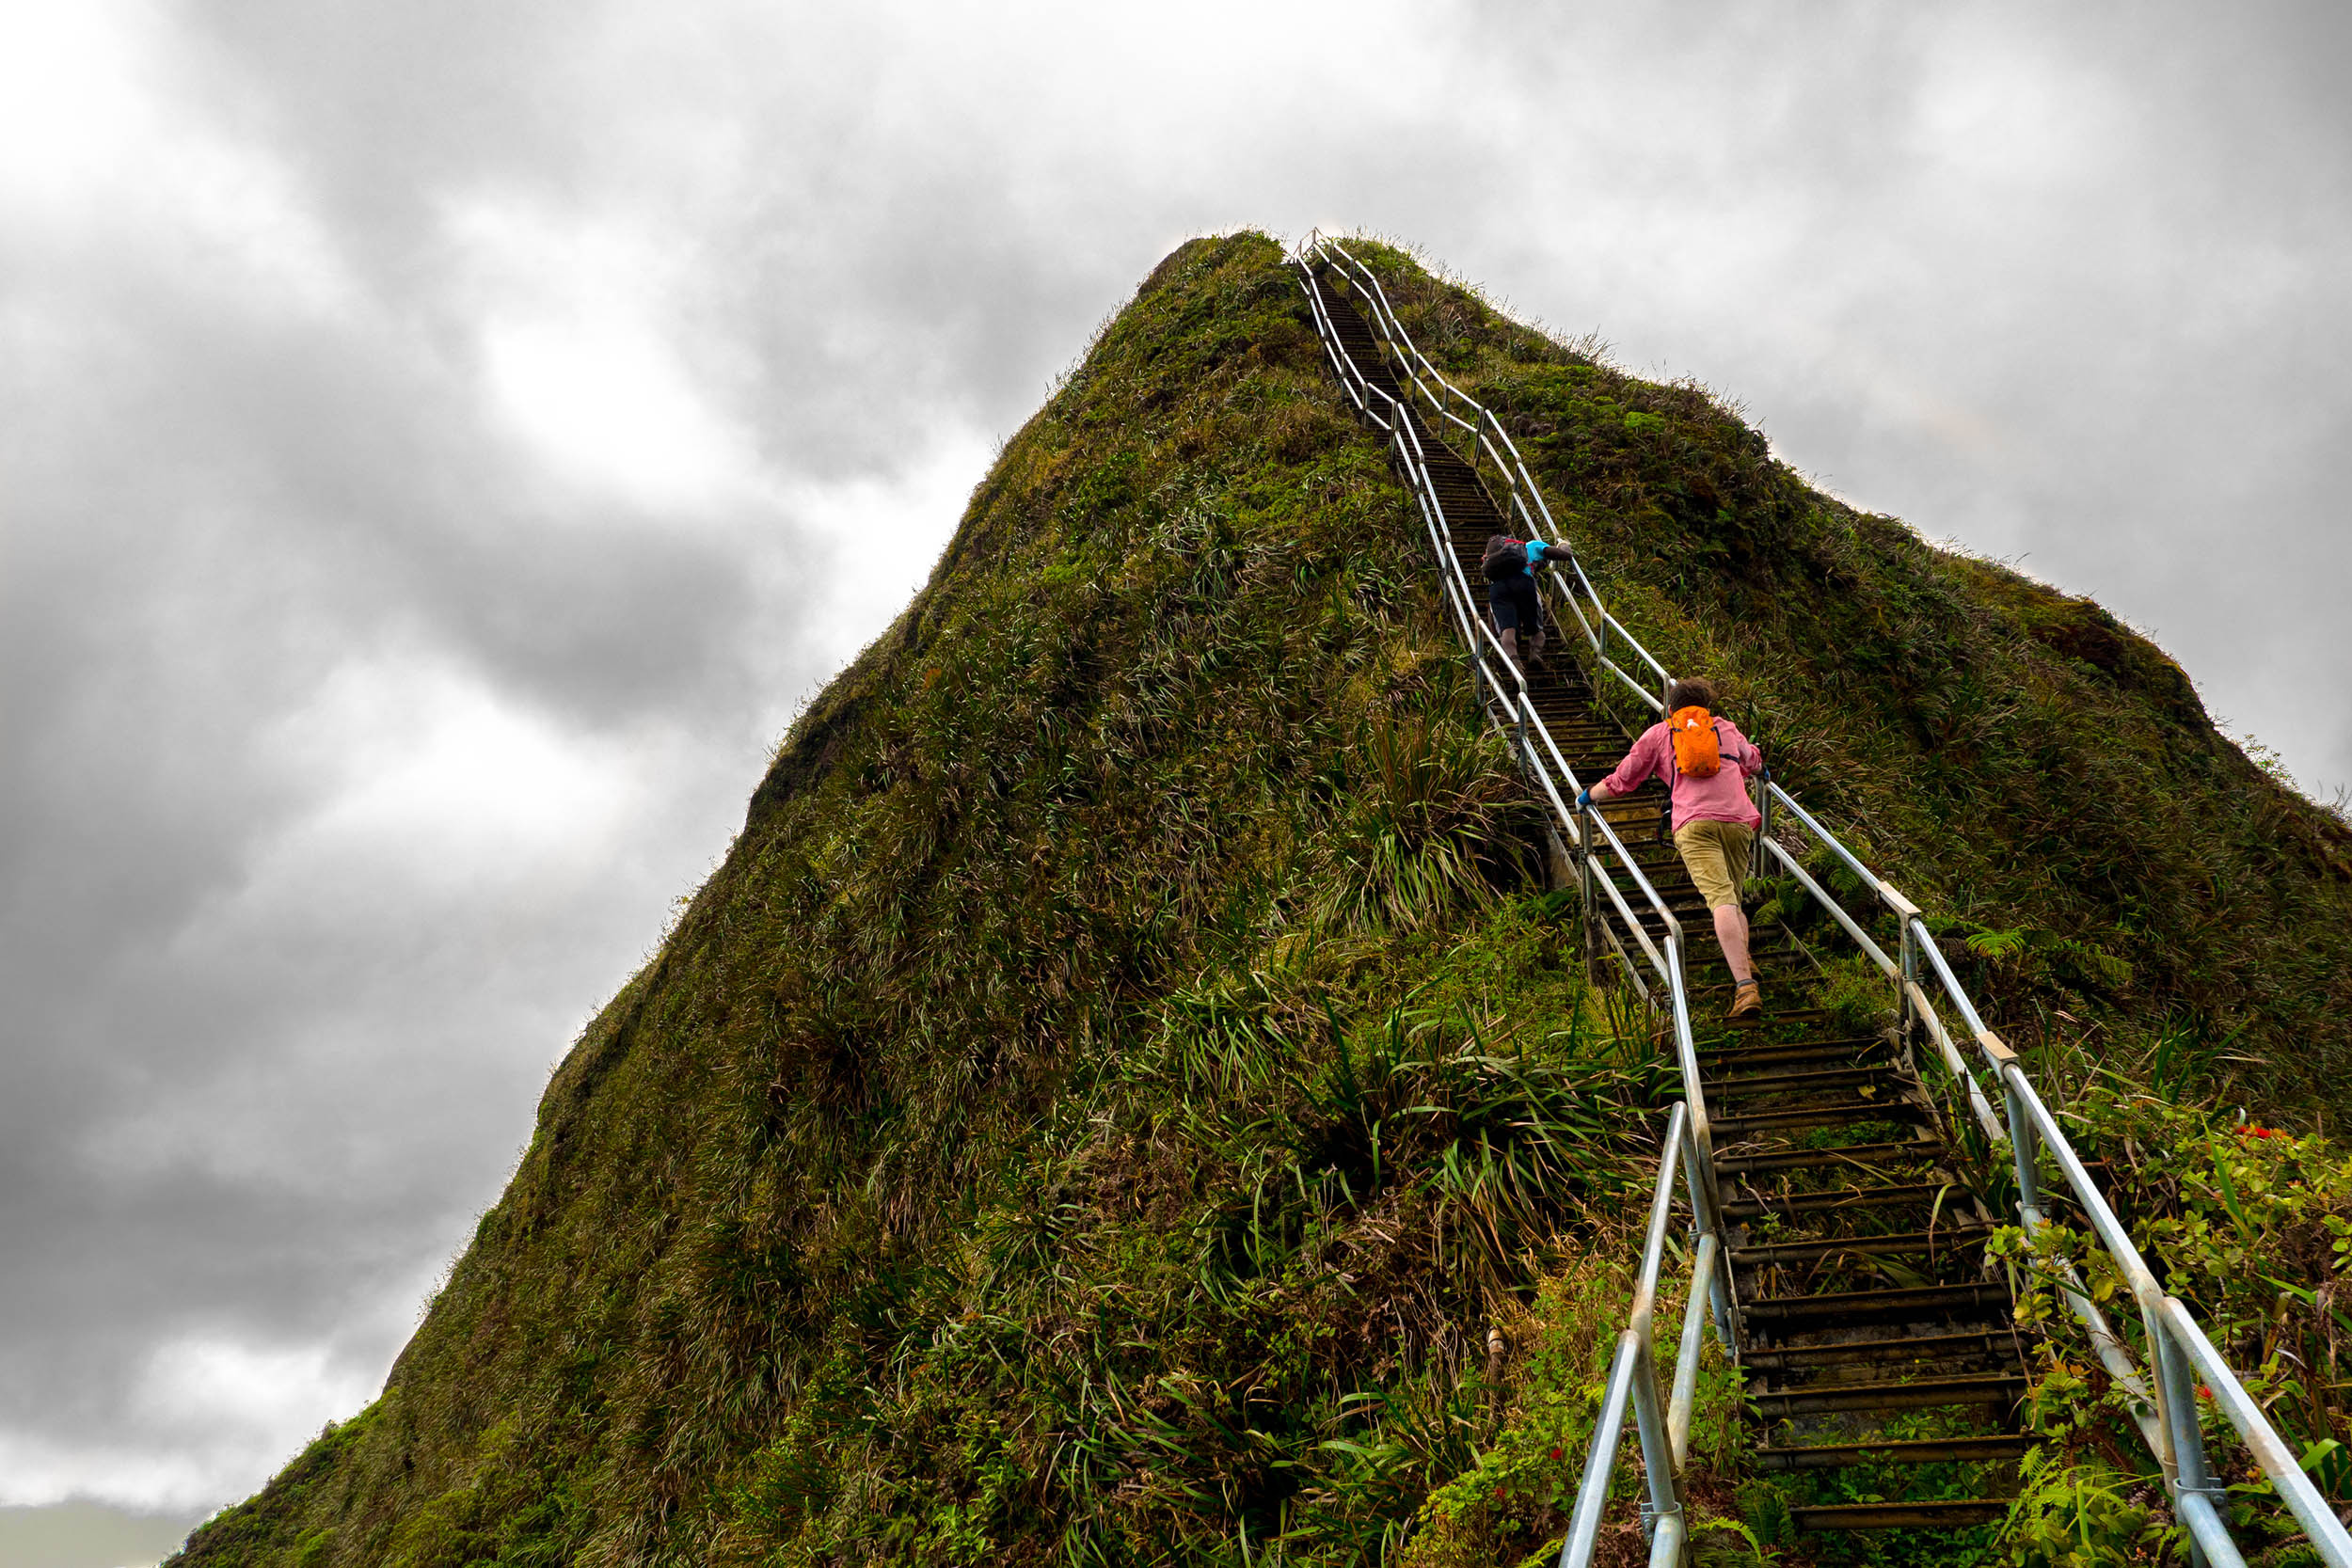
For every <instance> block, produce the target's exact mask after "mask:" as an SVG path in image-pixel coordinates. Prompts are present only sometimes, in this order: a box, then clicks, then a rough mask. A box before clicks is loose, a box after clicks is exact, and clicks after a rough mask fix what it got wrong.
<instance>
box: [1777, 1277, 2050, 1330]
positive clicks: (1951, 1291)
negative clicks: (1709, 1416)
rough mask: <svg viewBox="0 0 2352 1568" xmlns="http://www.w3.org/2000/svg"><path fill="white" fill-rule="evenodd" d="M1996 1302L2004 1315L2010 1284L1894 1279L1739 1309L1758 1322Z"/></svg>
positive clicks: (1926, 1312) (1919, 1317) (1913, 1315)
mask: <svg viewBox="0 0 2352 1568" xmlns="http://www.w3.org/2000/svg"><path fill="white" fill-rule="evenodd" d="M1988 1308H1998V1309H1999V1310H2000V1311H2001V1312H2002V1313H2003V1315H2004V1316H2005V1317H2006V1315H2007V1313H2008V1311H2009V1308H2010V1299H2009V1288H2008V1287H2007V1286H2005V1285H2001V1284H1997V1283H1994V1282H1993V1281H1990V1280H1984V1281H1971V1282H1968V1283H1964V1284H1958V1285H1898V1286H1895V1287H1893V1288H1891V1289H1888V1290H1883V1291H1829V1292H1825V1293H1823V1294H1820V1295H1810V1296H1767V1297H1765V1298H1763V1299H1762V1300H1760V1301H1751V1302H1746V1303H1743V1304H1742V1305H1741V1306H1740V1317H1741V1318H1742V1319H1744V1320H1745V1321H1746V1322H1748V1323H1753V1324H1757V1325H1759V1326H1760V1325H1762V1324H1765V1323H1786V1324H1790V1325H1797V1324H1802V1323H1806V1322H1808V1321H1810V1320H1819V1321H1820V1322H1823V1323H1867V1322H1871V1321H1880V1322H1883V1321H1885V1320H1887V1319H1889V1318H1896V1319H1900V1320H1904V1321H1909V1322H1914V1323H1918V1322H1925V1321H1926V1320H1927V1319H1928V1318H1929V1317H1931V1316H1938V1315H1949V1314H1951V1313H1954V1312H1963V1311H1976V1312H1981V1311H1984V1310H1986V1309H1988Z"/></svg>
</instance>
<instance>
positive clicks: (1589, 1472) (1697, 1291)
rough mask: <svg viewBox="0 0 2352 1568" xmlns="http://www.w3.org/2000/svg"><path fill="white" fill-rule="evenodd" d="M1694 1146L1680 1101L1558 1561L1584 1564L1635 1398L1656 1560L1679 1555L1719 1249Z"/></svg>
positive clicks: (1669, 1122)
mask: <svg viewBox="0 0 2352 1568" xmlns="http://www.w3.org/2000/svg"><path fill="white" fill-rule="evenodd" d="M1677 1157H1679V1158H1681V1159H1683V1160H1684V1161H1685V1164H1684V1169H1685V1171H1686V1173H1687V1175H1688V1178H1689V1185H1690V1197H1691V1227H1692V1228H1691V1284H1690V1289H1689V1291H1687V1293H1686V1295H1685V1298H1684V1302H1683V1308H1682V1337H1681V1339H1680V1340H1679V1341H1678V1348H1677V1354H1676V1356H1675V1380H1674V1389H1673V1392H1672V1394H1671V1395H1669V1397H1668V1398H1667V1399H1666V1400H1665V1401H1664V1402H1663V1403H1662V1405H1661V1402H1660V1399H1659V1386H1658V1345H1657V1334H1656V1319H1657V1312H1658V1280H1659V1275H1660V1274H1661V1272H1662V1270H1663V1269H1664V1266H1665V1259H1666V1233H1667V1230H1668V1228H1669V1222H1670V1219H1671V1216H1672V1212H1673V1209H1674V1196H1675V1191H1674V1188H1675V1164H1676V1161H1677ZM1699 1197H1700V1195H1699V1186H1698V1164H1697V1153H1696V1147H1695V1146H1694V1145H1692V1143H1691V1119H1690V1107H1689V1106H1687V1105H1681V1104H1677V1105H1676V1106H1675V1107H1674V1109H1673V1110H1672V1111H1671V1112H1669V1113H1668V1115H1667V1117H1666V1135H1665V1140H1664V1142H1663V1143H1662V1144H1661V1145H1660V1148H1659V1154H1658V1182H1657V1185H1656V1187H1655V1188H1654V1189H1653V1190H1652V1193H1651V1195H1650V1206H1649V1225H1648V1227H1646V1229H1645V1232H1644V1237H1643V1243H1642V1271H1641V1273H1640V1275H1637V1276H1636V1278H1635V1281H1634V1286H1633V1310H1632V1311H1631V1313H1630V1314H1629V1316H1628V1320H1627V1323H1626V1326H1625V1328H1624V1330H1623V1331H1622V1332H1621V1333H1619V1334H1618V1336H1617V1349H1616V1353H1615V1354H1614V1356H1613V1358H1612V1359H1611V1361H1610V1366H1609V1381H1608V1383H1607V1384H1606V1385H1605V1386H1604V1392H1603V1394H1602V1396H1601V1402H1600V1414H1599V1419H1598V1420H1597V1421H1596V1422H1595V1423H1594V1425H1593V1446H1592V1449H1591V1450H1590V1451H1589V1452H1587V1453H1586V1454H1585V1456H1584V1479H1583V1481H1582V1483H1581V1485H1580V1486H1579V1488H1578V1490H1577V1495H1576V1513H1575V1514H1574V1515H1573V1516H1572V1517H1571V1518H1570V1520H1569V1523H1568V1538H1567V1540H1566V1542H1565V1543H1564V1544H1562V1546H1561V1548H1560V1565H1561V1568H1586V1565H1587V1564H1589V1563H1590V1562H1591V1561H1592V1560H1593V1548H1594V1545H1595V1544H1596V1543H1597V1541H1598V1540H1599V1538H1600V1516H1601V1511H1602V1510H1603V1509H1604V1508H1605V1507H1607V1505H1608V1502H1609V1482H1610V1480H1611V1478H1612V1477H1613V1475H1614V1474H1615V1472H1616V1467H1617V1448H1618V1440H1619V1438H1620V1437H1622V1436H1623V1434H1624V1432H1625V1412H1626V1406H1627V1405H1628V1404H1631V1406H1632V1407H1633V1418H1634V1425H1635V1428H1636V1430H1637V1431H1638V1432H1639V1433H1640V1437H1641V1444H1642V1466H1643V1469H1644V1471H1645V1479H1646V1481H1647V1486H1648V1498H1647V1500H1646V1502H1645V1504H1644V1506H1643V1510H1642V1514H1643V1519H1644V1521H1645V1524H1646V1525H1647V1526H1648V1528H1649V1531H1650V1559H1649V1560H1650V1562H1651V1564H1652V1568H1669V1565H1670V1564H1673V1563H1676V1562H1678V1561H1680V1560H1681V1557H1682V1547H1683V1544H1684V1542H1685V1541H1687V1540H1688V1539H1689V1533H1690V1532H1689V1525H1688V1522H1687V1521H1686V1520H1685V1519H1684V1517H1683V1513H1682V1471H1683V1466H1684V1465H1685V1464H1686V1463H1687V1462H1688V1461H1689V1459H1690V1456H1691V1410H1692V1404H1693V1402H1695V1400H1696V1398H1697V1395H1698V1376H1699V1353H1700V1350H1701V1348H1702V1345H1703V1343H1704V1341H1705V1339H1706V1335H1707V1327H1706V1325H1707V1317H1708V1314H1707V1297H1708V1290H1707V1284H1708V1281H1709V1280H1710V1279H1711V1278H1712V1277H1713V1275H1714V1270H1715V1266H1716V1261H1717V1259H1719V1258H1720V1257H1721V1256H1722V1252H1723V1242H1722V1238H1721V1236H1720V1235H1719V1234H1718V1233H1717V1231H1716V1230H1715V1229H1714V1228H1712V1227H1707V1226H1706V1225H1705V1222H1704V1220H1703V1219H1702V1217H1701V1216H1702V1215H1703V1214H1704V1213H1705V1212H1707V1211H1706V1210H1705V1208H1704V1206H1703V1205H1702V1204H1701V1202H1700V1201H1699Z"/></svg>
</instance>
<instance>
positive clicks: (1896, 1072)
mask: <svg viewBox="0 0 2352 1568" xmlns="http://www.w3.org/2000/svg"><path fill="white" fill-rule="evenodd" d="M1901 1077H1902V1074H1901V1071H1900V1069H1898V1068H1897V1067H1896V1066H1895V1065H1894V1064H1893V1063H1891V1062H1889V1063H1885V1064H1883V1065H1877V1064H1871V1065H1865V1066H1861V1067H1836V1068H1821V1069H1816V1070H1814V1071H1810V1072H1759V1073H1753V1074H1750V1075H1749V1076H1747V1077H1744V1078H1702V1079H1700V1080H1699V1091H1700V1092H1701V1093H1702V1094H1705V1095H1707V1096H1708V1098H1709V1099H1712V1098H1714V1097H1715V1096H1717V1095H1724V1096H1731V1097H1737V1098H1740V1099H1749V1098H1753V1097H1754V1096H1756V1095H1759V1094H1804V1093H1805V1092H1807V1091H1808V1090H1812V1089H1850V1088H1855V1087H1858V1086H1860V1085H1865V1084H1888V1083H1899V1082H1900V1081H1901Z"/></svg>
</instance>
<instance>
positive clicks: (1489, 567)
mask: <svg viewBox="0 0 2352 1568" xmlns="http://www.w3.org/2000/svg"><path fill="white" fill-rule="evenodd" d="M1478 569H1479V570H1480V571H1482V572H1484V573H1486V580H1487V581H1488V582H1500V581H1502V579H1503V578H1507V577H1510V576H1511V575H1513V574H1514V573H1517V572H1524V571H1526V570H1527V542H1526V541H1525V540H1522V539H1514V538H1512V537H1511V536H1510V535H1509V534H1507V533H1497V534H1491V535H1489V536H1488V537H1487V540H1486V554H1484V555H1482V556H1480V557H1479V558H1478Z"/></svg>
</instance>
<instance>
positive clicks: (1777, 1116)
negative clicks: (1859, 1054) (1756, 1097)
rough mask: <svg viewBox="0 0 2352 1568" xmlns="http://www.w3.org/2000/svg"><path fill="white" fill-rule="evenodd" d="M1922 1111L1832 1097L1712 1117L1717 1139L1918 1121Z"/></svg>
mask: <svg viewBox="0 0 2352 1568" xmlns="http://www.w3.org/2000/svg"><path fill="white" fill-rule="evenodd" d="M1925 1115H1926V1113H1925V1112H1923V1111H1922V1110H1920V1108H1919V1107H1918V1106H1917V1105H1916V1104H1915V1103H1913V1102H1912V1101H1908V1100H1904V1099H1901V1098H1899V1097H1895V1096H1890V1097H1888V1098H1887V1099H1885V1100H1834V1101H1829V1102H1828V1103H1826V1104H1822V1105H1806V1106H1792V1107H1790V1108H1789V1109H1788V1110H1785V1111H1757V1112H1755V1113H1753V1114H1751V1115H1748V1116H1743V1117H1711V1118H1710V1120H1711V1123H1712V1125H1713V1127H1714V1131H1715V1135H1716V1137H1717V1138H1718V1139H1723V1138H1727V1137H1730V1136H1732V1135H1734V1134H1737V1133H1743V1132H1773V1131H1780V1130H1785V1129H1794V1128H1801V1127H1835V1126H1836V1125H1837V1124H1839V1123H1840V1122H1850V1121H1853V1122H1865V1121H1905V1120H1918V1119H1920V1118H1921V1117H1924V1116H1925Z"/></svg>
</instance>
